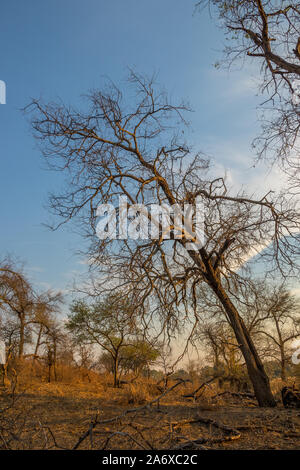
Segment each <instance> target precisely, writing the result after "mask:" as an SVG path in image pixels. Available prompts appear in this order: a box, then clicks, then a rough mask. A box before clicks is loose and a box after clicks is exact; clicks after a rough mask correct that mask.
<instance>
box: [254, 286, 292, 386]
mask: <svg viewBox="0 0 300 470" xmlns="http://www.w3.org/2000/svg"><path fill="white" fill-rule="evenodd" d="M261 301H262V302H263V311H264V314H265V315H264V317H263V321H261V322H258V328H257V330H256V333H257V334H259V335H261V336H262V337H263V338H264V339H265V346H264V349H265V355H266V356H267V357H269V358H270V359H271V360H272V359H273V360H275V361H277V362H278V363H279V365H280V372H281V379H282V380H283V381H285V380H286V378H287V366H288V364H289V362H290V360H291V355H292V351H291V350H290V346H291V343H292V342H293V341H294V340H295V339H297V338H299V337H300V324H299V320H300V301H299V299H298V298H297V297H296V296H294V295H292V294H291V292H290V291H288V290H287V289H286V288H285V287H284V286H283V285H280V286H277V287H275V288H273V289H271V290H270V289H269V291H267V289H264V291H263V294H262V295H261ZM290 365H291V363H290Z"/></svg>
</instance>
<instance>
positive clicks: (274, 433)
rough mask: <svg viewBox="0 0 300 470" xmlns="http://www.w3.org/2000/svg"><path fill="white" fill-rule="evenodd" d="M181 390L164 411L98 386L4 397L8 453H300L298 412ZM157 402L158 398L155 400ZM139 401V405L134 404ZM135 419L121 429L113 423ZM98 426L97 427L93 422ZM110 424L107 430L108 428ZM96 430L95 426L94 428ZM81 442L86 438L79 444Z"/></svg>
mask: <svg viewBox="0 0 300 470" xmlns="http://www.w3.org/2000/svg"><path fill="white" fill-rule="evenodd" d="M185 392H186V391H185V390H184V389H183V387H182V386H181V385H180V386H179V387H177V389H176V390H174V391H172V392H170V393H169V394H168V395H166V396H165V397H164V398H162V399H161V400H160V401H159V404H158V403H154V404H152V405H151V406H148V407H145V405H146V403H147V402H149V400H150V401H151V400H153V395H152V397H150V398H149V397H148V399H145V398H144V397H143V396H137V394H135V395H134V399H132V398H130V396H131V395H132V391H131V395H130V394H129V391H128V387H127V386H124V387H123V388H122V389H120V390H115V389H112V388H109V387H106V388H105V390H103V389H102V390H99V389H98V387H97V384H87V385H82V384H81V385H79V384H78V385H72V386H71V385H69V384H65V385H64V384H59V385H58V384H42V385H40V386H39V387H36V388H34V387H33V389H31V390H30V391H28V390H27V391H26V390H24V391H18V392H17V393H16V394H15V396H14V397H12V396H11V393H9V391H8V390H4V389H3V390H0V411H2V413H0V447H1V448H2V449H5V448H7V449H72V448H74V447H75V446H76V445H77V448H79V449H147V450H148V449H155V450H158V449H176V448H183V449H256V450H262V449H299V448H300V410H299V409H285V408H283V406H282V405H281V404H278V407H277V408H274V409H261V408H259V407H257V406H256V404H255V403H254V401H253V400H251V399H246V398H240V397H234V398H233V397H231V396H230V395H229V396H228V397H226V398H225V397H222V398H216V399H212V398H211V397H208V398H207V397H206V398H202V399H201V400H199V403H198V401H194V400H193V399H190V398H183V397H182V395H183V394H184V393H185ZM154 398H155V396H154ZM132 401H134V403H131V402H132ZM136 408H138V410H136V411H134V412H129V413H128V414H126V415H125V416H123V417H120V418H119V419H117V420H115V421H110V420H112V418H116V417H117V416H119V415H122V414H123V413H124V412H125V410H132V409H136ZM96 421H97V422H98V424H95V422H96ZM105 421H107V422H105ZM91 423H94V425H93V424H91ZM80 437H84V439H83V440H82V442H81V443H80V442H79V439H80Z"/></svg>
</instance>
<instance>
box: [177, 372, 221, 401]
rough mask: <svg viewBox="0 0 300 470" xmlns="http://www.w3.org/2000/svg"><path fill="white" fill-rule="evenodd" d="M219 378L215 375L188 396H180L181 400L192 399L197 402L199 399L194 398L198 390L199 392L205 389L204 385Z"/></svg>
mask: <svg viewBox="0 0 300 470" xmlns="http://www.w3.org/2000/svg"><path fill="white" fill-rule="evenodd" d="M219 377H220V376H219V375H216V376H215V377H212V378H211V379H209V380H207V381H206V382H203V383H202V384H201V385H200V386H199V387H198V388H196V390H194V391H193V392H192V393H189V394H188V395H182V396H183V398H194V400H197V398H199V397H196V393H197V392H199V390H201V388H203V387H205V386H206V385H208V384H210V383H211V382H213V381H214V380H216V379H218V378H219Z"/></svg>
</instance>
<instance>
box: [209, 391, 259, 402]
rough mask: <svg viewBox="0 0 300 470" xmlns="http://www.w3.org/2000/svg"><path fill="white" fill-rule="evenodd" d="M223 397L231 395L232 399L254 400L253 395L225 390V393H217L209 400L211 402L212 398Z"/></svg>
mask: <svg viewBox="0 0 300 470" xmlns="http://www.w3.org/2000/svg"><path fill="white" fill-rule="evenodd" d="M223 395H231V396H233V397H239V398H254V399H255V395H253V393H246V392H239V393H238V392H231V391H230V390H226V391H225V392H221V393H217V394H216V395H214V396H212V397H211V399H212V400H213V399H214V398H217V397H222V396H223Z"/></svg>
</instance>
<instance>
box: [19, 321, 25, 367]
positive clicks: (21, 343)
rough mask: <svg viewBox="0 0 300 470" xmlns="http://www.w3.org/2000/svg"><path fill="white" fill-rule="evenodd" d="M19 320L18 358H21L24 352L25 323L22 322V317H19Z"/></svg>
mask: <svg viewBox="0 0 300 470" xmlns="http://www.w3.org/2000/svg"><path fill="white" fill-rule="evenodd" d="M19 319H20V338H19V358H21V357H22V356H23V352H24V341H25V321H24V318H23V315H20V316H19Z"/></svg>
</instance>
